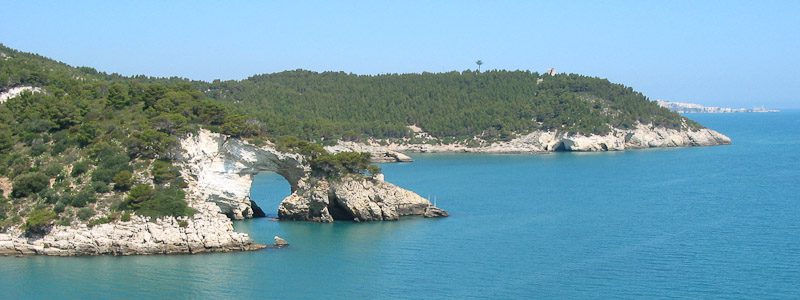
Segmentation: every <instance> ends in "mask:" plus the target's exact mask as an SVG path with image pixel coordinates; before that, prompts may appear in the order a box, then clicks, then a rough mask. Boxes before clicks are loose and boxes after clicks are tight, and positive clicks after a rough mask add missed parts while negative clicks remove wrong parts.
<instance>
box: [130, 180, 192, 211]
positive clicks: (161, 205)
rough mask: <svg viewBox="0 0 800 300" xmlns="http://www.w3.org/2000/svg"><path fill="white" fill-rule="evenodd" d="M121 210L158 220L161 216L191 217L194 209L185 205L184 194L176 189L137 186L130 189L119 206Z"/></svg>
mask: <svg viewBox="0 0 800 300" xmlns="http://www.w3.org/2000/svg"><path fill="white" fill-rule="evenodd" d="M120 209H122V210H132V211H135V212H136V213H137V214H139V215H143V216H149V217H153V218H158V217H162V216H191V215H193V214H194V212H195V211H194V209H192V208H191V207H189V206H188V205H187V204H186V194H185V193H184V192H183V190H180V189H176V188H166V189H163V188H162V189H153V188H152V187H151V186H149V185H145V184H138V185H135V186H133V188H131V191H130V193H128V197H127V198H126V199H125V201H123V202H122V203H121V204H120Z"/></svg>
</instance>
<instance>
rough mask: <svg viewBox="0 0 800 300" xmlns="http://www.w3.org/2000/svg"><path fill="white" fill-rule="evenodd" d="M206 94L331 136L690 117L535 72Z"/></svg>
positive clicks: (269, 81)
mask: <svg viewBox="0 0 800 300" xmlns="http://www.w3.org/2000/svg"><path fill="white" fill-rule="evenodd" d="M540 79H541V80H540ZM207 94H209V95H210V96H212V97H214V98H216V99H220V100H223V101H225V102H228V103H233V104H235V105H234V106H235V107H236V108H237V109H239V110H241V111H249V112H256V116H258V119H259V120H260V121H262V122H264V123H265V124H266V128H267V131H268V132H269V133H271V134H273V135H275V136H284V135H291V136H298V137H301V138H304V139H309V140H316V141H323V142H326V141H327V142H334V141H336V140H339V139H344V140H359V139H363V138H365V137H376V138H383V139H396V138H404V137H411V136H412V134H411V132H409V130H408V128H407V126H408V125H412V124H413V125H417V126H419V127H421V128H423V129H424V130H425V131H427V132H428V133H430V134H431V135H433V136H434V137H438V138H440V139H444V140H451V141H452V140H464V139H469V138H472V137H473V136H478V137H482V138H484V139H486V140H502V139H509V138H511V137H513V136H512V135H513V134H514V133H525V132H529V131H532V130H536V129H543V130H561V131H567V132H573V133H598V134H602V133H606V132H608V131H609V130H610V129H609V125H610V126H613V127H615V128H631V127H632V126H634V125H635V124H636V122H642V123H652V124H655V125H659V126H665V127H673V128H674V127H679V126H680V125H681V123H682V119H683V118H682V117H681V116H679V115H678V114H675V113H672V112H670V111H669V110H667V109H664V108H661V107H659V106H658V105H656V104H655V103H653V102H651V101H648V99H647V98H645V97H644V96H643V95H642V94H641V93H638V92H636V91H634V90H633V89H631V88H629V87H625V86H623V85H620V84H612V83H610V82H609V81H608V80H605V79H599V78H593V77H586V76H580V75H574V74H569V75H566V74H559V75H555V76H545V75H540V74H538V73H532V72H527V71H488V72H475V71H464V72H460V73H459V72H449V73H439V74H434V73H423V74H386V75H376V76H368V75H353V74H346V73H341V72H339V73H335V72H325V73H315V72H310V71H302V70H298V71H288V72H282V73H276V74H266V75H258V76H253V77H251V78H248V79H246V80H242V81H224V82H220V81H214V82H213V83H211V84H209V85H208V87H207ZM690 124H691V125H692V126H697V125H696V124H695V123H691V122H690Z"/></svg>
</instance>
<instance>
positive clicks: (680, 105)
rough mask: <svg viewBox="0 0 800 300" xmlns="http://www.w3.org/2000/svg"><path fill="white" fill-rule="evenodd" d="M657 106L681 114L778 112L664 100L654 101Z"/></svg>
mask: <svg viewBox="0 0 800 300" xmlns="http://www.w3.org/2000/svg"><path fill="white" fill-rule="evenodd" d="M656 103H658V105H659V106H661V107H664V108H667V109H669V110H671V111H674V112H677V113H681V114H691V113H710V114H727V113H772V112H780V110H777V109H767V108H764V107H754V108H730V107H719V106H704V105H702V104H696V103H688V102H672V101H666V100H656Z"/></svg>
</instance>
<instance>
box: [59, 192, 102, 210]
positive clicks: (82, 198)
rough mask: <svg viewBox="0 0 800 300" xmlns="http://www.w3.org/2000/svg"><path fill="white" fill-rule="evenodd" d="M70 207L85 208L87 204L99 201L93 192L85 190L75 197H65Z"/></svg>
mask: <svg viewBox="0 0 800 300" xmlns="http://www.w3.org/2000/svg"><path fill="white" fill-rule="evenodd" d="M65 198H66V199H65V200H67V202H68V204H69V205H72V206H74V207H84V206H86V204H89V203H94V202H95V201H97V198H95V194H94V191H93V190H90V189H85V190H83V191H80V192H79V193H77V194H75V195H70V196H68V197H65Z"/></svg>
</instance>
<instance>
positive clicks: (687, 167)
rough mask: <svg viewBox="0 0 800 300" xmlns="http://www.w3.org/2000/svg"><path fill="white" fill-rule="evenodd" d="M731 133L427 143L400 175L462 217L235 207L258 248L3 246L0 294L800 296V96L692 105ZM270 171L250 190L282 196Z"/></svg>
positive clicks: (268, 197) (268, 202)
mask: <svg viewBox="0 0 800 300" xmlns="http://www.w3.org/2000/svg"><path fill="white" fill-rule="evenodd" d="M690 118H693V119H695V120H697V121H699V122H700V123H701V124H703V125H705V126H708V127H710V128H712V129H715V130H718V131H720V132H722V133H724V134H726V135H728V136H730V137H731V138H732V139H733V142H734V144H733V145H730V146H719V147H701V148H680V149H652V150H636V151H625V152H615V153H556V154H543V155H487V154H417V155H412V156H413V157H414V159H416V162H414V163H408V164H385V165H382V167H383V169H384V172H385V173H386V178H387V180H388V181H390V182H392V183H395V184H397V185H399V186H402V187H405V188H408V189H411V190H413V191H416V192H417V193H419V194H420V195H422V196H425V197H430V198H431V200H435V201H436V202H437V205H438V206H440V207H442V208H444V209H447V210H448V211H449V212H450V215H451V216H450V217H449V218H444V219H423V218H407V219H404V220H401V221H398V222H382V223H380V222H379V223H362V224H353V223H335V224H315V223H304V222H276V221H272V220H270V219H267V218H262V219H256V220H248V221H240V222H236V224H235V226H236V228H237V230H241V231H244V232H248V233H250V234H251V235H252V237H253V238H254V239H255V240H257V241H258V242H261V243H271V242H272V237H273V236H274V235H280V236H282V237H284V238H285V239H287V240H288V241H289V243H291V245H290V246H289V247H288V248H283V249H267V250H264V251H258V252H246V253H224V254H204V255H178V256H139V257H108V256H104V257H67V258H57V257H23V258H14V257H0V291H2V298H4V299H58V298H85V299H99V298H102V299H109V298H126V299H130V298H175V299H183V298H221V299H230V298H274V299H285V298H325V299H341V298H412V299H418V298H456V299H457V298H517V299H527V298H531V297H538V298H542V297H544V298H600V297H602V298H605V297H614V298H619V297H625V298H654V297H682V298H717V297H719V298H743V297H745V298H798V297H800V286H798V282H800V112H798V111H789V112H781V113H769V114H727V115H690ZM288 193H289V187H288V184H287V183H286V181H285V180H284V179H283V178H281V177H279V176H277V175H274V174H262V175H259V176H258V177H257V178H256V181H255V182H254V187H253V194H252V198H253V199H254V200H255V201H256V202H257V203H258V204H259V205H260V206H261V207H262V208H264V209H265V211H268V213H269V211H273V214H274V211H275V210H276V207H277V204H278V203H279V202H280V199H281V198H282V197H283V196H285V195H287V194H288Z"/></svg>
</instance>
